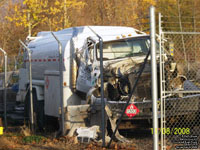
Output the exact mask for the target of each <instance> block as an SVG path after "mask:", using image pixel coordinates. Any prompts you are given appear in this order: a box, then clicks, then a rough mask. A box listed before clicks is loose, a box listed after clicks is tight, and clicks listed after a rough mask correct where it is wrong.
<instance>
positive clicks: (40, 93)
mask: <svg viewBox="0 0 200 150" xmlns="http://www.w3.org/2000/svg"><path fill="white" fill-rule="evenodd" d="M33 89H35V90H36V96H37V100H38V101H42V100H44V87H43V86H38V85H33Z"/></svg>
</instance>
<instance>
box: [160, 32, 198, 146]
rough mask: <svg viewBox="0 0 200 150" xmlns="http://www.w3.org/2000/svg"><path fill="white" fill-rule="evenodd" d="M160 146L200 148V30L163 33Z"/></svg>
mask: <svg viewBox="0 0 200 150" xmlns="http://www.w3.org/2000/svg"><path fill="white" fill-rule="evenodd" d="M160 36H161V37H162V38H161V48H160V54H161V57H160V68H161V69H160V79H161V82H160V85H161V106H160V109H161V126H160V128H159V129H158V132H159V133H160V135H161V149H199V148H200V146H199V142H200V33H199V32H175V31H173V32H172V31H171V32H168V31H162V32H161V33H160Z"/></svg>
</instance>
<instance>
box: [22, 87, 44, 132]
mask: <svg viewBox="0 0 200 150" xmlns="http://www.w3.org/2000/svg"><path fill="white" fill-rule="evenodd" d="M30 110H31V109H30V91H28V93H27V95H26V98H25V105H24V116H25V120H26V123H27V124H28V125H29V124H30V123H31V111H30ZM33 118H34V128H35V129H36V131H43V128H44V101H38V100H37V95H36V90H35V89H33Z"/></svg>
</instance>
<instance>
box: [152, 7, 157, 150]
mask: <svg viewBox="0 0 200 150" xmlns="http://www.w3.org/2000/svg"><path fill="white" fill-rule="evenodd" d="M155 29H156V24H155V8H154V7H153V6H151V7H150V38H151V79H152V80H151V81H152V84H151V86H152V88H151V91H152V92H151V93H152V103H153V104H152V105H153V148H154V150H158V132H157V131H158V116H157V114H158V111H157V99H158V91H157V88H158V86H157V63H156V31H155Z"/></svg>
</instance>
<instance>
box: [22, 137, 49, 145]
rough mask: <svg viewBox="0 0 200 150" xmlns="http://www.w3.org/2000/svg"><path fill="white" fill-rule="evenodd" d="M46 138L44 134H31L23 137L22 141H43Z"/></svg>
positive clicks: (25, 142)
mask: <svg viewBox="0 0 200 150" xmlns="http://www.w3.org/2000/svg"><path fill="white" fill-rule="evenodd" d="M45 139H46V138H45V137H43V136H38V135H31V136H26V137H23V138H22V142H23V143H24V144H28V143H37V144H38V143H41V142H43V141H44V140H45Z"/></svg>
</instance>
